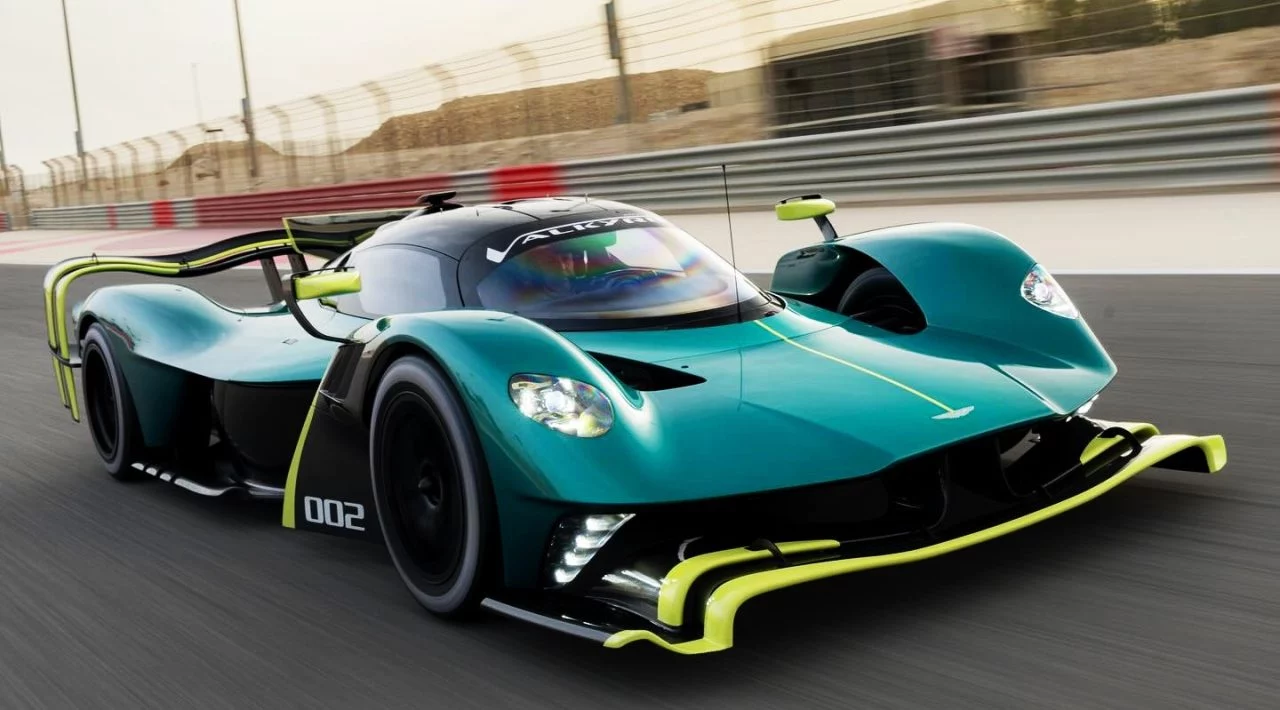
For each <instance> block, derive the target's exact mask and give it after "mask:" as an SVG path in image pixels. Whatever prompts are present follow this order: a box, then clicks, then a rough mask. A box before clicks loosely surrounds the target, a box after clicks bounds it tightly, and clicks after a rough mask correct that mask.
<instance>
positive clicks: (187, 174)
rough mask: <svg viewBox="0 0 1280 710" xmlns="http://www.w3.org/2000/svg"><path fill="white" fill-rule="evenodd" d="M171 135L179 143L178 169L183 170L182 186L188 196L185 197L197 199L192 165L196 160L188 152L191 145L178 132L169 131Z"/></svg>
mask: <svg viewBox="0 0 1280 710" xmlns="http://www.w3.org/2000/svg"><path fill="white" fill-rule="evenodd" d="M169 135H171V136H173V137H174V138H175V139H176V140H177V141H178V156H179V157H178V162H179V163H180V165H178V168H179V169H181V170H182V184H183V187H185V188H186V194H184V195H183V197H195V196H196V193H195V185H194V184H193V183H192V179H191V172H192V163H193V162H195V158H194V157H193V156H192V155H191V154H190V153H188V152H187V151H189V150H190V149H191V144H190V143H188V142H187V139H186V137H185V136H183V135H182V133H180V132H178V131H169Z"/></svg>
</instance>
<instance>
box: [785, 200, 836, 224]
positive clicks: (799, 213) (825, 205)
mask: <svg viewBox="0 0 1280 710" xmlns="http://www.w3.org/2000/svg"><path fill="white" fill-rule="evenodd" d="M835 211H836V203H834V202H832V201H831V200H824V199H822V198H820V197H819V198H813V199H809V200H797V201H795V202H780V203H778V204H777V205H774V208H773V213H774V214H775V215H776V216H777V217H778V219H779V220H781V221H783V222H794V221H797V220H802V219H813V218H814V217H822V216H825V215H829V214H831V213H832V212H835Z"/></svg>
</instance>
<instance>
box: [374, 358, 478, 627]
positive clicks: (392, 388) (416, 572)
mask: <svg viewBox="0 0 1280 710" xmlns="http://www.w3.org/2000/svg"><path fill="white" fill-rule="evenodd" d="M369 450H370V461H369V466H370V472H371V483H372V487H373V497H374V504H375V506H376V508H377V511H378V520H379V524H380V526H381V528H382V534H383V537H384V539H385V540H386V544H387V549H388V551H389V552H390V553H391V559H392V561H393V562H394V563H395V566H396V570H397V572H399V574H400V578H401V580H402V581H403V582H404V583H405V586H406V587H408V589H409V591H410V593H411V594H412V595H413V596H414V598H415V599H417V600H418V603H419V604H421V605H422V606H423V607H425V608H426V609H427V610H429V611H431V612H432V613H434V614H438V615H441V616H461V615H466V614H468V613H470V612H472V611H474V610H475V609H476V608H477V607H478V605H479V603H480V601H481V600H482V599H483V597H484V595H485V592H486V591H488V586H489V583H490V580H491V579H492V577H491V572H492V571H493V565H492V564H491V562H492V553H491V550H492V549H493V548H494V545H493V544H492V543H493V531H494V530H495V525H494V518H493V503H492V497H493V494H492V491H491V486H490V481H489V476H488V472H487V470H486V468H485V465H484V459H483V456H482V454H481V450H480V446H479V443H478V442H477V440H476V435H475V431H474V429H473V428H472V425H471V422H470V419H469V417H468V414H467V411H466V409H465V408H464V407H463V406H462V403H461V402H460V401H459V400H458V397H457V395H456V394H455V393H454V391H453V387H452V385H451V384H450V383H449V381H448V380H447V379H446V377H445V376H444V375H443V374H442V373H441V372H440V371H439V370H438V369H437V368H436V367H434V366H433V365H431V364H430V363H428V362H427V361H426V360H425V359H423V358H421V357H419V356H406V357H403V358H401V359H400V360H397V361H396V362H395V363H393V364H392V365H391V366H390V367H389V368H388V369H387V370H386V372H385V373H384V374H383V377H382V380H381V382H380V383H379V385H378V390H377V395H376V397H375V399H374V406H373V420H372V426H371V427H370V434H369ZM410 478H411V479H413V480H410V481H409V483H408V484H406V480H407V479H410Z"/></svg>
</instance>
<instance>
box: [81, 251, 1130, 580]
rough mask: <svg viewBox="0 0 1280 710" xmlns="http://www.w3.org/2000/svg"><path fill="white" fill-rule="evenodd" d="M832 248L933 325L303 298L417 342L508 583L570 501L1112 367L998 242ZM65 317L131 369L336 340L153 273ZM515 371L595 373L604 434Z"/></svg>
mask: <svg viewBox="0 0 1280 710" xmlns="http://www.w3.org/2000/svg"><path fill="white" fill-rule="evenodd" d="M830 248H834V249H838V250H842V251H838V252H835V253H837V254H840V253H845V252H847V253H849V254H853V253H854V251H855V250H856V251H858V252H862V253H864V254H866V255H868V256H870V257H871V258H874V259H875V260H877V261H879V262H880V263H882V264H884V265H885V266H886V267H888V268H889V269H890V270H891V271H892V272H893V273H894V274H895V275H897V276H898V278H899V279H900V280H902V282H903V283H904V284H905V285H906V286H907V288H908V289H909V290H910V291H911V293H912V295H913V296H914V297H916V299H917V300H918V302H919V303H920V305H921V307H922V308H923V310H924V311H925V313H926V316H927V318H928V320H929V327H928V328H927V329H926V330H925V331H923V332H921V333H918V334H914V335H896V334H893V333H889V332H887V331H883V330H880V329H877V328H874V327H872V326H869V325H866V324H863V323H860V322H858V321H854V320H851V319H848V318H845V317H843V316H840V315H838V314H835V313H832V312H830V311H826V310H824V309H821V308H818V307H816V306H812V305H809V304H805V303H802V302H799V301H788V303H787V305H786V308H785V309H784V310H783V311H782V312H780V313H778V314H776V315H773V316H770V317H768V318H765V319H762V320H759V321H747V322H742V323H731V324H727V325H717V326H712V327H703V328H684V329H670V330H647V331H623V330H618V331H591V332H568V333H557V332H554V331H552V330H550V329H548V328H546V327H544V326H542V325H539V324H537V323H534V322H532V321H529V320H527V319H524V318H521V317H518V316H514V315H510V314H504V313H495V312H488V311H479V310H452V311H441V312H433V313H423V314H412V315H394V316H389V317H384V318H380V319H377V320H376V321H369V320H367V319H361V318H355V317H351V316H347V315H343V314H339V313H337V312H335V311H334V310H333V309H331V308H328V307H325V306H323V305H321V304H319V303H317V302H315V301H305V302H302V303H300V307H302V308H303V309H304V311H305V313H306V315H307V317H308V318H309V319H310V320H311V321H312V322H313V323H314V324H315V325H316V326H317V327H319V328H320V329H322V330H324V331H325V332H330V333H333V334H335V335H347V334H351V333H352V332H353V331H356V338H357V340H359V341H362V342H368V344H369V348H368V351H369V352H370V353H375V352H382V351H385V349H386V348H388V347H398V346H401V345H412V346H413V347H414V348H416V349H420V350H422V351H424V352H426V353H427V354H429V355H430V356H431V357H433V358H434V359H435V360H436V361H438V362H439V363H441V364H442V366H443V368H444V370H445V371H446V372H447V373H448V374H449V375H450V376H451V377H452V379H453V381H454V384H455V385H456V387H457V388H458V391H459V393H460V395H461V397H462V399H463V401H464V403H465V404H466V406H467V407H468V409H469V410H470V412H471V413H472V416H473V418H474V421H475V425H476V429H477V433H478V436H479V438H480V441H481V445H482V448H483V451H484V455H485V460H486V464H487V466H488V468H489V471H490V475H491V477H492V479H493V484H494V491H495V494H496V499H497V504H498V508H499V520H500V525H501V527H502V540H503V558H504V564H505V565H506V578H507V581H508V583H510V584H517V585H520V584H524V585H529V584H533V583H535V582H536V575H537V573H538V570H539V567H540V562H541V559H542V555H543V552H544V546H545V541H546V534H547V532H548V531H549V530H550V528H551V526H552V525H553V524H554V522H555V520H556V519H557V518H558V517H560V516H561V515H564V514H566V513H568V512H571V511H573V510H575V509H581V508H582V507H584V506H591V507H592V508H593V509H596V510H601V511H613V512H628V511H629V510H630V509H633V508H635V507H639V506H645V505H656V504H664V503H673V502H680V501H691V500H699V499H706V498H716V497H722V496H732V495H737V494H743V493H751V492H763V491H768V490H776V489H783V488H790V487H798V486H804V485H810V484H818V483H824V482H830V481H836V480H843V479H849V478H854V477H857V476H863V475H869V474H872V473H874V472H876V471H879V470H881V469H883V468H885V467H887V466H889V465H891V464H893V463H894V462H897V461H899V460H902V459H904V458H908V457H911V456H915V455H917V454H920V453H923V452H926V451H928V450H931V449H935V448H938V447H941V446H946V445H949V444H952V443H955V442H958V441H961V440H964V439H968V438H971V437H974V436H978V435H981V434H985V433H988V432H990V431H993V430H997V429H1003V428H1006V427H1010V426H1014V425H1018V424H1025V423H1029V422H1031V421H1034V420H1037V419H1040V418H1044V417H1048V416H1053V415H1060V414H1064V413H1067V412H1070V411H1072V410H1073V409H1074V408H1075V407H1077V406H1079V405H1081V404H1083V403H1085V402H1087V401H1088V400H1089V399H1090V398H1091V397H1093V396H1094V395H1095V394H1096V393H1097V392H1098V391H1099V390H1101V389H1102V388H1103V387H1104V386H1105V385H1106V384H1107V382H1108V381H1109V380H1110V379H1111V377H1112V376H1113V375H1114V366H1113V365H1112V363H1111V361H1110V359H1109V358H1107V356H1106V354H1105V352H1103V351H1102V349H1101V347H1100V346H1099V345H1098V344H1097V342H1096V340H1095V339H1094V338H1093V335H1092V333H1091V332H1089V330H1088V327H1087V326H1086V325H1085V324H1084V322H1083V321H1082V320H1068V319H1064V318H1061V317H1059V316H1056V315H1053V314H1050V313H1047V312H1045V311H1043V310H1041V309H1038V308H1035V307H1034V306H1032V305H1030V304H1028V303H1026V302H1025V301H1024V300H1022V298H1021V296H1020V295H1019V292H1018V289H1019V286H1020V284H1021V280H1022V277H1023V276H1024V275H1025V273H1026V271H1027V270H1029V269H1030V267H1031V265H1032V264H1033V263H1034V261H1033V260H1031V258H1030V257H1029V256H1027V255H1026V254H1025V253H1023V252H1022V251H1021V250H1020V249H1018V248H1017V247H1016V246H1015V245H1013V244H1012V243H1011V242H1008V241H1007V240H1004V239H1003V238H1002V237H999V235H995V234H994V233H992V232H988V231H986V230H981V229H978V228H975V227H968V226H965V225H916V226H910V227H901V228H895V229H890V230H879V231H878V232H873V233H869V234H866V235H861V236H859V237H849V238H844V239H842V240H840V241H839V242H837V243H836V245H835V246H832V247H830ZM81 312H82V314H83V315H84V316H85V317H95V318H100V319H103V320H108V321H110V322H111V323H112V324H113V325H114V326H115V327H116V328H118V329H119V330H120V331H121V332H122V333H125V334H127V339H128V341H129V350H130V356H129V357H130V358H131V359H132V360H135V361H136V362H135V363H134V364H133V365H131V366H132V367H138V366H142V363H147V365H146V366H148V367H150V366H156V365H155V364H157V363H163V366H165V367H168V368H171V369H173V370H174V371H185V372H190V373H194V374H196V375H199V376H203V377H209V378H213V379H219V380H228V381H233V382H234V381H238V382H260V383H267V382H301V381H317V382H318V381H319V380H320V378H321V376H322V375H323V373H324V371H325V369H326V367H327V366H328V364H329V362H330V360H331V359H332V356H333V354H334V351H335V349H336V347H337V344H336V343H331V342H324V341H319V340H316V339H314V338H312V337H310V336H308V335H307V334H306V333H305V332H304V331H303V330H302V329H301V327H300V326H298V324H297V323H296V321H294V319H293V318H292V317H291V316H290V315H289V314H288V312H287V311H286V310H285V309H284V308H283V307H277V308H274V309H267V310H263V311H241V310H234V309H229V308H226V307H223V306H221V305H218V304H216V303H213V302H212V301H210V300H208V299H207V298H205V297H204V296H202V295H200V294H199V293H197V292H195V291H192V290H190V289H187V288H184V287H181V286H175V285H169V284H163V285H149V284H148V285H131V286H118V287H109V288H102V289H99V290H97V291H95V292H94V294H93V295H92V296H90V298H89V299H88V301H87V302H86V303H85V304H84V307H83V308H82V309H81ZM589 352H600V353H607V354H611V355H615V356H620V357H626V358H631V359H635V360H641V361H646V362H651V363H658V364H661V365H663V366H665V367H669V368H673V369H677V370H681V371H684V372H687V373H690V374H693V375H697V376H699V377H701V378H704V379H705V382H703V383H701V384H696V385H692V386H688V387H681V388H676V389H669V390H662V391H653V392H638V391H635V390H633V389H631V388H630V387H627V386H625V385H623V384H622V383H620V382H619V381H618V380H617V379H616V378H615V377H614V376H613V375H612V374H611V373H610V372H609V371H608V370H606V369H605V368H604V367H603V366H602V365H600V364H599V363H598V362H597V361H596V360H595V359H593V358H592V357H591V356H590V355H589V354H588V353H589ZM370 356H374V355H372V354H371V355H370ZM516 373H534V374H550V375H558V376H565V377H571V378H573V379H577V380H581V381H583V382H587V383H590V384H592V385H594V386H596V387H597V388H599V389H600V390H601V391H602V392H604V394H605V395H606V396H608V397H609V398H610V400H611V401H612V403H613V406H614V410H615V417H616V419H615V423H614V426H613V429H612V430H611V431H610V432H609V433H607V434H606V435H604V436H602V437H599V438H596V439H576V438H573V437H569V436H566V435H563V434H560V433H558V432H555V431H553V430H551V429H549V428H547V427H545V426H542V425H541V424H538V423H536V422H534V421H532V420H530V419H528V418H526V417H524V416H523V415H522V414H520V412H519V411H518V410H517V408H516V407H515V406H514V405H513V404H512V402H511V400H510V397H509V394H508V392H507V387H506V385H507V382H508V380H509V378H510V376H511V375H513V374H516ZM162 379H163V378H158V379H157V378H153V377H149V376H143V377H142V378H140V379H136V380H135V379H134V378H132V377H131V378H130V384H131V386H137V387H139V388H144V389H145V388H146V387H155V388H156V390H155V391H152V392H146V391H144V392H135V399H138V400H139V401H140V400H141V399H142V398H143V397H147V396H151V395H159V399H165V398H166V397H165V394H164V392H162V391H161V390H163V389H164V388H165V387H167V386H168V385H167V384H165V383H163V382H161V380H162ZM152 380H155V383H154V384H150V383H151V382H152ZM135 383H136V385H135ZM169 399H170V400H172V398H169ZM367 405H368V403H367V402H366V403H364V406H367ZM940 413H943V414H951V415H954V416H952V417H951V418H943V419H939V418H937V416H938V415H939V414H940ZM160 417H161V414H160V412H159V411H153V412H149V414H148V415H147V418H148V419H156V420H158V419H159V418H160ZM144 426H145V425H144ZM727 440H732V441H733V442H734V446H733V447H732V448H730V447H727V446H726V445H725V442H726V441H727ZM780 441H782V442H787V445H786V446H779V445H778V442H780Z"/></svg>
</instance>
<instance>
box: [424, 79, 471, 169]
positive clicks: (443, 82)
mask: <svg viewBox="0 0 1280 710" xmlns="http://www.w3.org/2000/svg"><path fill="white" fill-rule="evenodd" d="M423 69H425V70H426V71H427V73H428V74H430V75H431V77H432V78H433V79H435V80H436V83H438V84H439V85H440V95H441V97H442V98H443V99H444V100H443V101H441V102H440V109H441V111H440V120H441V122H442V123H443V124H444V144H445V157H446V158H447V159H448V161H449V164H448V165H447V166H445V169H446V170H447V171H456V170H463V169H465V167H466V166H465V165H461V164H459V161H458V160H456V159H455V155H454V144H455V143H456V141H455V140H454V133H453V121H451V120H449V116H448V115H447V113H446V112H445V111H444V110H443V109H444V107H445V106H447V105H448V104H450V103H451V102H453V100H454V99H456V98H458V79H457V78H456V77H454V75H453V72H451V71H449V70H448V69H445V68H444V66H443V65H441V64H428V65H426V66H425V67H423Z"/></svg>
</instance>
